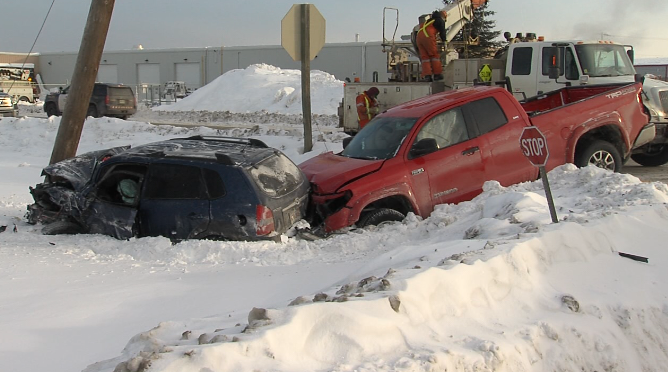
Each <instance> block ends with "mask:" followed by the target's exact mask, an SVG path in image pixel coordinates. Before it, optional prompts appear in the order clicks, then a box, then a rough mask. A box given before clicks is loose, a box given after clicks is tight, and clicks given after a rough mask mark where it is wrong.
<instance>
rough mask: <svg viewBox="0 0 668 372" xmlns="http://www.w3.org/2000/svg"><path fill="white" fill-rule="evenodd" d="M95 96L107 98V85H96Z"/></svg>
mask: <svg viewBox="0 0 668 372" xmlns="http://www.w3.org/2000/svg"><path fill="white" fill-rule="evenodd" d="M93 95H94V96H98V97H99V96H106V95H107V87H106V86H105V85H98V84H95V87H94V88H93Z"/></svg>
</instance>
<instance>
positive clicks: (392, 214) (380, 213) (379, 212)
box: [357, 208, 406, 227]
mask: <svg viewBox="0 0 668 372" xmlns="http://www.w3.org/2000/svg"><path fill="white" fill-rule="evenodd" d="M404 218H406V216H404V214H403V213H401V212H399V211H398V210H396V209H390V208H379V209H376V210H373V211H371V212H368V213H367V214H365V215H363V216H362V218H360V220H359V221H358V222H357V226H358V227H367V226H372V225H380V224H381V223H383V222H394V221H398V222H401V221H403V220H404Z"/></svg>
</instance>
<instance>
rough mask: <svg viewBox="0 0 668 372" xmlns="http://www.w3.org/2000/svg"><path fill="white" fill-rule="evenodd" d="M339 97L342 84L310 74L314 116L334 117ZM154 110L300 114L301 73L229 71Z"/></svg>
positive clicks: (260, 68)
mask: <svg viewBox="0 0 668 372" xmlns="http://www.w3.org/2000/svg"><path fill="white" fill-rule="evenodd" d="M342 98H343V82H342V81H340V80H337V79H336V78H335V77H334V75H331V74H328V73H326V72H323V71H318V70H314V71H311V112H312V113H313V114H322V115H335V114H336V112H337V108H338V107H339V102H341V99H342ZM154 110H159V111H160V110H164V111H229V112H233V113H252V112H263V111H265V112H273V113H280V114H301V113H302V97H301V71H300V70H286V69H281V68H278V67H274V66H271V65H267V64H256V65H251V66H249V67H247V68H245V69H243V70H242V69H236V70H231V71H228V72H226V73H225V74H223V75H221V76H219V77H218V78H216V80H214V81H212V82H211V83H209V84H207V85H205V86H203V87H201V88H199V89H197V90H196V91H194V92H193V93H192V94H191V95H189V96H188V97H186V98H184V99H182V100H180V101H178V102H176V103H174V104H173V105H169V106H167V105H163V106H158V107H156V108H154Z"/></svg>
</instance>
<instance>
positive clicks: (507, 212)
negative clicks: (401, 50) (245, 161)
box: [0, 65, 668, 372]
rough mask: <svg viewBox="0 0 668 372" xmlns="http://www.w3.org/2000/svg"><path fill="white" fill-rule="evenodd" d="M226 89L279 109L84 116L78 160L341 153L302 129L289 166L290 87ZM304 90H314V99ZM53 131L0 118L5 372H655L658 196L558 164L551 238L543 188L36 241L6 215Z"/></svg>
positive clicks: (21, 222)
mask: <svg viewBox="0 0 668 372" xmlns="http://www.w3.org/2000/svg"><path fill="white" fill-rule="evenodd" d="M286 71H288V72H286ZM244 74H246V75H247V76H244ZM226 75H227V74H226ZM226 75H224V76H226ZM236 75H238V76H239V77H240V78H239V80H238V81H237V82H236V83H237V85H238V86H234V88H233V92H232V93H235V94H236V96H235V95H233V94H232V93H229V92H230V89H225V90H224V92H222V93H221V92H219V91H218V90H214V91H213V92H211V95H215V94H217V93H221V94H223V93H229V94H230V97H228V98H229V99H235V100H238V101H239V103H238V105H242V104H243V103H248V102H256V101H259V100H260V97H263V94H264V92H265V91H267V90H272V91H273V92H281V91H282V92H286V95H284V96H281V94H278V96H281V97H282V98H281V99H280V100H279V101H280V102H282V103H279V104H277V105H276V106H273V108H272V110H275V111H266V112H256V111H258V110H261V109H262V108H265V109H268V108H269V107H270V103H271V102H273V101H270V100H269V97H264V98H266V99H267V101H263V102H261V103H262V105H260V106H258V107H250V106H245V107H244V108H241V109H239V110H234V108H236V107H241V106H235V107H229V106H225V107H223V106H222V105H224V104H227V102H225V100H220V101H218V100H214V99H212V100H210V102H209V104H210V106H208V107H207V108H203V109H201V110H215V111H209V112H207V113H203V112H200V111H155V112H153V113H156V115H158V117H160V114H161V113H165V114H169V115H166V116H165V117H169V118H170V119H171V120H175V121H180V122H182V123H183V124H180V125H182V126H171V125H151V124H147V123H144V122H141V121H140V120H135V121H123V120H118V119H109V118H99V119H93V118H88V119H87V120H86V123H85V126H84V131H83V134H82V138H81V142H80V144H79V149H78V152H79V153H82V152H86V151H92V150H97V149H100V148H108V147H114V146H121V145H128V144H130V145H137V144H143V143H148V142H154V141H159V140H163V139H168V138H174V137H187V136H193V135H200V134H201V135H226V136H242V137H250V136H252V137H253V138H258V139H261V140H263V141H265V142H266V143H267V144H268V145H269V146H272V147H276V148H279V149H281V150H282V151H284V152H285V153H286V154H287V155H288V156H289V157H290V158H292V159H293V160H294V161H295V162H296V163H300V162H302V161H304V160H306V159H308V158H310V157H312V156H315V155H317V154H318V153H320V152H324V151H334V152H338V151H340V150H341V140H342V138H343V137H344V136H345V135H344V134H343V133H341V132H340V131H339V130H338V128H336V120H335V119H333V118H335V117H334V116H333V115H330V114H325V115H322V117H316V120H315V121H316V125H315V126H314V151H313V152H310V153H307V154H303V138H302V136H303V129H302V124H301V120H299V118H298V116H299V115H298V114H290V113H285V112H284V111H281V110H283V109H284V107H283V106H285V104H286V103H287V101H288V99H287V97H288V96H289V94H287V92H288V91H289V90H290V89H287V88H289V87H292V88H293V89H295V90H298V89H297V87H296V86H295V84H296V82H298V81H299V77H298V75H295V74H294V73H293V72H289V70H278V69H275V68H271V67H270V66H263V65H259V66H256V67H254V68H253V69H251V70H249V69H247V70H243V71H236V72H235V73H234V74H230V75H229V76H228V78H229V77H230V76H236ZM323 76H324V80H325V81H328V79H329V78H328V77H327V76H326V75H323ZM241 77H243V79H241ZM260 77H263V78H260ZM279 78H282V79H285V80H284V83H283V85H281V84H278V83H277V84H273V85H272V82H276V81H277V79H279ZM337 84H338V82H337ZM313 85H314V87H315V86H318V85H317V84H315V83H314V84H313ZM267 86H271V88H270V89H267ZM205 88H208V87H204V88H202V89H205ZM320 89H325V90H327V89H328V88H327V85H326V84H323V86H319V88H316V89H314V91H313V96H314V97H319V96H324V95H325V94H322V95H321V93H319V92H317V90H320ZM332 90H333V89H332ZM198 92H199V91H198ZM292 94H294V91H293V92H292ZM337 94H339V95H340V94H341V93H340V91H339V93H337ZM192 97H197V96H195V95H194V94H193V95H192V96H190V97H188V99H192ZM271 97H272V98H271V99H272V100H273V97H277V96H276V95H275V94H273V93H272V95H271ZM264 98H263V99H264ZM188 99H184V100H183V101H180V102H179V103H178V104H181V103H183V104H185V103H187V102H188ZM219 99H220V98H219ZM338 99H339V98H338V97H337V98H336V100H338ZM198 100H201V101H203V102H204V101H207V100H208V97H200V98H199V99H198ZM190 104H193V105H195V101H191V103H190ZM337 104H338V103H337ZM293 105H296V106H297V107H298V108H299V109H300V107H301V106H300V104H298V103H293ZM22 106H23V105H22ZM174 106H176V105H174ZM288 106H289V105H288ZM325 106H326V105H325ZM22 108H24V107H22ZM185 110H192V109H191V108H187V109H185ZM196 110H200V109H196ZM221 110H222V111H221ZM224 110H229V111H230V112H223V111H224ZM146 111H148V110H146ZM246 111H249V112H252V113H247V112H246ZM143 114H146V113H145V112H144V113H143ZM146 115H147V116H150V115H148V114H146ZM137 117H139V115H137V116H135V119H136V118H137ZM189 121H190V123H187V122H189ZM213 122H216V128H207V127H200V126H197V125H200V124H204V123H206V124H211V123H213ZM59 123H60V118H57V117H52V118H49V119H39V118H25V117H24V118H0V130H1V131H2V134H3V135H2V136H0V154H1V155H3V156H0V230H3V229H4V230H3V231H2V232H0V319H1V320H0V325H1V326H2V335H3V337H2V338H0V365H2V370H3V371H4V370H7V371H15V372H33V371H52V372H66V371H68V372H69V371H80V370H82V369H83V370H85V371H86V372H112V371H114V372H128V371H131V372H138V371H153V372H163V371H164V372H167V371H179V372H181V371H186V372H187V371H197V372H204V371H217V372H222V371H276V372H280V371H315V370H320V371H333V372H343V371H359V372H372V371H373V372H376V371H394V372H408V371H411V372H414V371H425V372H435V371H445V370H447V371H449V372H453V371H458V372H473V371H480V372H482V371H497V372H517V371H531V372H534V371H545V372H548V371H549V372H552V371H599V372H601V371H610V372H613V371H614V372H635V371H657V372H658V371H663V370H664V369H665V367H664V366H665V365H666V364H668V352H666V350H668V301H667V300H666V299H667V298H668V288H666V286H665V283H666V282H668V250H666V249H665V242H666V241H668V210H667V208H666V206H667V203H668V186H666V185H665V184H663V183H642V182H640V181H639V180H638V179H637V178H635V177H633V176H629V175H625V174H614V173H610V172H607V171H603V170H600V169H598V168H586V169H576V168H575V167H573V166H572V165H565V166H562V167H559V168H557V169H555V170H553V171H552V172H550V173H549V180H550V184H551V186H552V194H553V195H554V199H555V205H556V210H557V215H558V217H559V219H560V222H559V223H558V224H553V223H551V218H550V215H549V211H548V208H547V201H546V199H545V196H544V195H545V194H544V191H543V188H542V187H543V186H542V182H540V181H537V182H527V183H523V184H519V185H514V186H511V187H507V188H506V187H502V186H500V185H499V184H498V183H496V182H488V183H486V184H485V187H484V192H483V193H482V194H481V195H480V196H478V197H477V198H475V199H474V200H472V201H469V202H464V203H460V204H458V205H441V206H438V207H437V208H436V210H435V211H434V212H433V213H432V215H431V217H430V218H428V219H425V220H422V219H420V218H418V217H416V216H415V215H409V216H408V217H407V218H406V220H405V221H404V222H402V223H395V224H390V225H386V226H382V227H379V228H371V229H362V230H359V229H358V230H352V231H350V232H348V233H345V234H337V235H334V236H332V237H330V238H328V239H323V240H319V241H304V240H300V239H298V238H296V237H291V238H288V239H286V241H285V242H284V243H274V242H214V241H185V242H181V243H179V244H172V243H171V241H169V239H166V238H162V237H155V238H142V239H130V240H128V241H118V240H116V239H113V238H111V237H108V236H100V235H75V236H67V235H61V236H44V235H41V234H40V226H32V225H28V224H27V223H26V222H25V219H24V214H25V211H26V206H27V205H28V204H29V203H31V202H32V197H31V196H30V194H29V192H28V187H29V186H34V185H35V184H36V183H38V182H40V181H41V179H42V178H41V177H40V172H41V169H42V168H43V167H44V166H46V165H47V164H48V162H49V158H50V155H51V151H52V147H53V143H54V139H55V136H56V133H57V131H58V125H59ZM3 227H4V228H3ZM621 252H623V253H628V254H632V255H636V256H643V257H648V258H649V262H648V263H644V262H638V261H634V260H631V259H628V258H625V257H621V256H620V255H619V253H621ZM63 340H67V342H63ZM63 356H66V357H63ZM86 366H88V367H86Z"/></svg>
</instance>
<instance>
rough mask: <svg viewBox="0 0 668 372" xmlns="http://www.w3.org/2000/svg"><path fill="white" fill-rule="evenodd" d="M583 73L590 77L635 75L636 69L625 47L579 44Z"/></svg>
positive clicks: (579, 57) (577, 46)
mask: <svg viewBox="0 0 668 372" xmlns="http://www.w3.org/2000/svg"><path fill="white" fill-rule="evenodd" d="M575 51H576V52H577V54H578V59H579V60H580V66H582V73H583V74H585V75H589V76H590V77H605V76H622V75H634V74H635V73H636V72H635V69H634V68H633V64H632V63H631V59H629V56H628V55H627V54H626V50H625V49H624V46H623V45H618V44H577V45H575Z"/></svg>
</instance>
